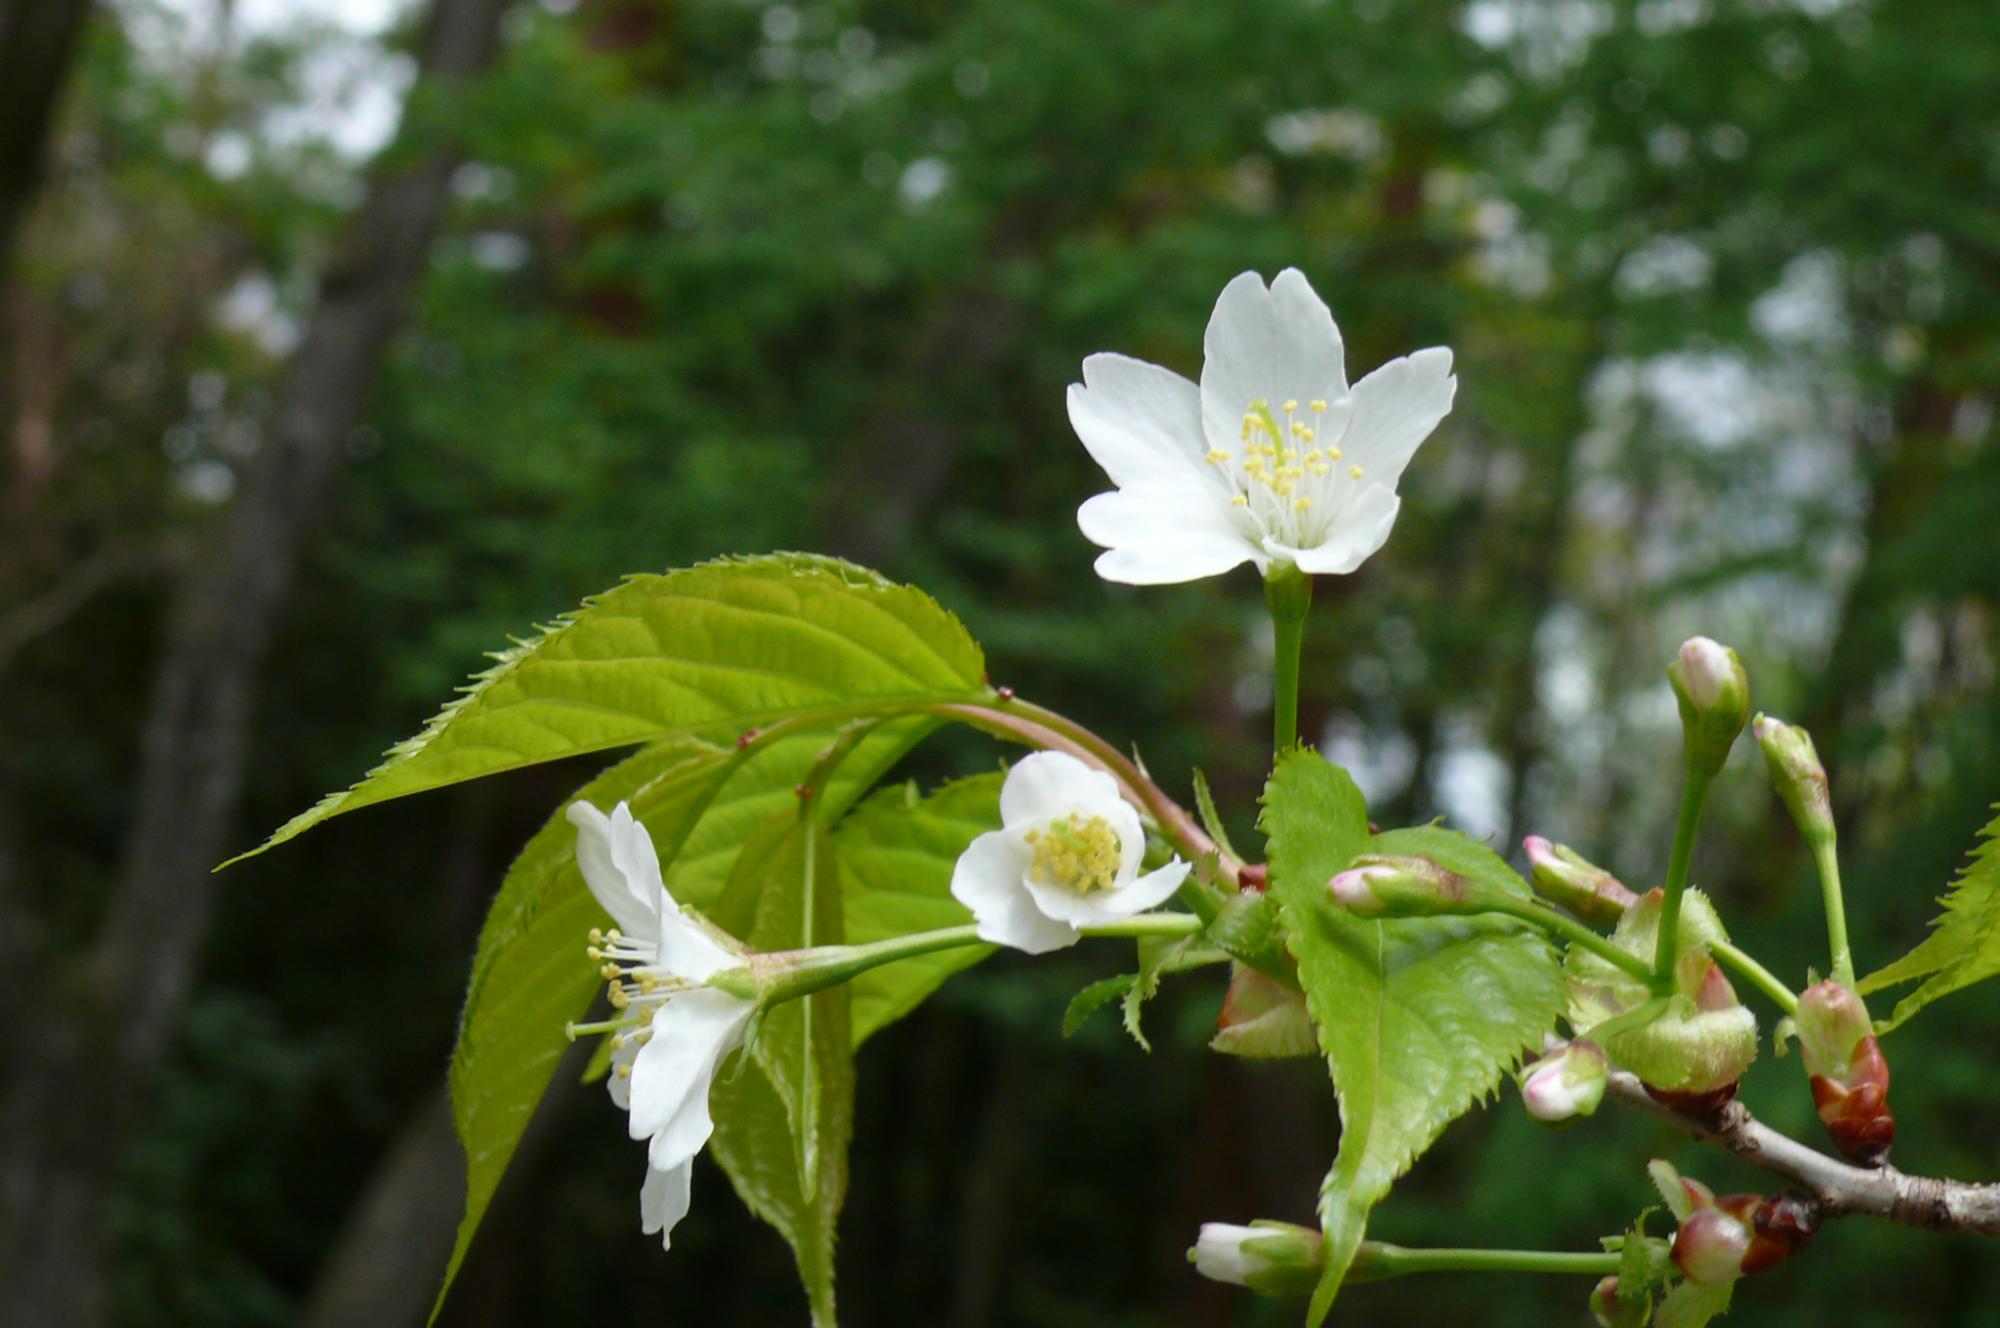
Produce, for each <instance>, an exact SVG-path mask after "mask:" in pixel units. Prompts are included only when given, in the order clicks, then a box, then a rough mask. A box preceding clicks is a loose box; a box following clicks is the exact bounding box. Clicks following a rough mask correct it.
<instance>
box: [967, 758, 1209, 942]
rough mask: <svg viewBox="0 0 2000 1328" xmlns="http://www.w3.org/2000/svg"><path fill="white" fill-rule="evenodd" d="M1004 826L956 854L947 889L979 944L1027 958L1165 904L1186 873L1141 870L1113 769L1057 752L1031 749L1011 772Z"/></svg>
mask: <svg viewBox="0 0 2000 1328" xmlns="http://www.w3.org/2000/svg"><path fill="white" fill-rule="evenodd" d="M1000 823H1001V828H1000V829H998V830H993V831H989V832H987V833H986V834H983V835H981V836H979V837H978V838H977V839H975V840H973V841H972V843H971V845H970V846H968V847H967V848H966V850H965V852H964V853H963V854H962V855H960V857H959V859H958V865H957V866H956V867H955V868H954V869H953V871H952V876H951V892H952V894H953V895H954V896H955V897H956V898H957V899H958V901H959V902H960V903H962V904H964V905H965V906H966V907H967V908H969V909H971V910H972V916H973V919H974V921H975V923H976V924H977V927H978V931H979V936H980V938H981V939H982V940H987V941H992V942H994V943H995V944H998V945H1007V946H1012V947H1013V948H1015V949H1017V950H1025V951H1027V952H1028V953H1029V954H1043V953H1046V952H1047V951H1050V950H1059V949H1061V948H1062V947H1064V946H1066V945H1074V944H1076V942H1077V940H1078V939H1079V938H1080V937H1081V935H1082V933H1081V932H1080V931H1079V930H1078V928H1080V927H1087V926H1092V925H1096V924H1103V923H1110V922H1117V921H1120V920H1122V919H1124V918H1129V917H1131V916H1133V915H1134V914H1137V913H1143V912H1145V911H1146V910H1147V909H1149V908H1153V907H1156V906H1157V905H1159V904H1161V903H1164V902H1165V901H1166V899H1167V897H1168V896H1169V895H1171V894H1173V892H1174V891H1175V890H1177V889H1179V888H1180V884H1181V882H1182V881H1183V880H1185V879H1186V877H1187V874H1188V871H1189V864H1188V863H1185V862H1182V861H1180V860H1179V859H1175V860H1174V861H1172V862H1169V863H1168V864H1167V865H1166V866H1164V867H1161V868H1160V869H1159V870H1157V871H1153V872H1147V873H1145V874H1144V875H1141V874H1140V871H1139V867H1140V860H1141V859H1142V858H1144V856H1145V853H1146V832H1145V830H1144V828H1143V827H1141V825H1140V824H1139V813H1138V812H1137V811H1135V810H1134V809H1133V807H1132V805H1131V804H1130V803H1128V802H1126V801H1125V799H1124V798H1123V797H1121V796H1120V795H1119V792H1118V784H1117V782H1116V781H1115V780H1113V779H1112V778H1111V776H1110V775H1107V774H1105V773H1104V772H1103V771H1101V770H1093V769H1092V768H1091V767H1089V766H1087V765H1085V764H1084V763H1083V762H1082V761H1079V760H1077V759H1076V758H1075V757H1073V756H1068V755H1065V754H1063V753H1061V752H1036V753H1035V754H1034V755H1032V756H1028V757H1024V758H1022V760H1020V761H1019V762H1018V763H1016V764H1015V766H1014V768H1013V769H1011V770H1009V771H1008V772H1007V779H1006V781H1005V782H1004V783H1003V784H1002V785H1001V786H1000Z"/></svg>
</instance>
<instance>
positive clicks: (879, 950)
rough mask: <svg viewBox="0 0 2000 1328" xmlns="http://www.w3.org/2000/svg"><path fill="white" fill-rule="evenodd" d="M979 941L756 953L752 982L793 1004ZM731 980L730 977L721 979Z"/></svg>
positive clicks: (948, 934)
mask: <svg viewBox="0 0 2000 1328" xmlns="http://www.w3.org/2000/svg"><path fill="white" fill-rule="evenodd" d="M1201 928H1202V921H1201V919H1200V918H1198V917H1195V916H1194V915H1193V914H1191V913H1142V914H1140V915H1139V916H1138V917H1135V918H1126V919H1124V920H1122V921H1119V922H1105V923H1098V924H1096V925H1093V926H1087V927H1079V928H1077V930H1078V931H1080V932H1082V933H1083V934H1084V935H1085V936H1089V937H1135V938H1136V937H1153V936H1165V937H1179V936H1191V935H1193V934H1194V933H1195V932H1198V931H1200V930H1201ZM985 944H988V942H986V941H982V940H981V939H980V938H979V930H978V928H977V927H975V926H974V925H973V924H971V923H966V924H964V925H962V926H957V927H942V928H939V929H938V930H936V931H919V932H912V933H910V934H909V935H907V936H891V937H888V938H886V939H884V940H880V941H870V942H868V943H867V944H866V945H822V946H816V947H814V948H812V949H809V950H787V951H781V952H777V953H772V954H759V955H752V956H751V957H750V961H749V978H750V981H751V982H752V983H754V988H755V991H756V993H757V994H758V995H759V997H760V998H761V999H763V1000H765V1001H767V1002H778V1001H788V1000H794V999H796V998H798V997H801V996H809V995H811V994H812V993H813V992H816V991H825V990H826V989H827V988H828V987H835V986H838V985H840V984H841V983H843V982H846V981H849V980H850V979H852V978H856V977H859V976H860V975H861V974H863V973H866V972H867V971H868V970H869V969H871V968H880V967H881V966H882V965H884V964H893V963H895V962H896V961H898V960H901V959H914V958H916V957H917V956H918V955H927V954H935V953H937V952H938V951H939V950H954V949H957V948H959V947H960V946H966V945H985ZM731 972H732V973H735V974H737V975H738V976H739V978H740V977H741V976H743V975H744V970H742V969H733V970H731ZM718 977H723V978H726V977H727V975H718ZM711 985H713V986H719V987H723V988H724V989H725V990H731V989H736V988H739V987H742V986H743V983H741V982H740V981H738V982H736V983H734V984H732V983H731V982H730V981H726V980H725V981H716V980H714V979H711Z"/></svg>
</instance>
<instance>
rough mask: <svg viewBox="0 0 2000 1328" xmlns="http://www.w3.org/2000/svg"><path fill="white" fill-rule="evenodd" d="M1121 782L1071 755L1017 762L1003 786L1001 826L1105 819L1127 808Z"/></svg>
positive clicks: (1043, 754) (1039, 756) (1040, 756)
mask: <svg viewBox="0 0 2000 1328" xmlns="http://www.w3.org/2000/svg"><path fill="white" fill-rule="evenodd" d="M1125 805H1126V803H1125V800H1124V799H1123V798H1121V797H1119V796H1118V781H1117V780H1115V779H1113V778H1112V777H1111V776H1110V775H1107V774H1105V773H1104V772H1103V771H1102V770H1097V769H1093V768H1092V767H1090V766H1087V765H1085V764H1084V763H1083V762H1081V761H1079V760H1077V759H1076V758H1075V757H1074V756H1071V755H1069V754H1068V753H1067V752H1036V753H1034V754H1033V755H1031V756H1024V757H1022V758H1021V759H1020V760H1018V761H1016V762H1015V763H1014V765H1013V768H1011V769H1010V770H1008V771H1007V778H1006V781H1005V782H1003V783H1002V784H1001V785H1000V823H1001V824H1002V825H1006V826H1017V825H1026V824H1028V823H1029V822H1031V821H1046V820H1048V819H1050V818H1051V817H1055V816H1068V815H1070V814H1072V813H1075V812H1081V813H1082V814H1083V815H1085V816H1102V815H1104V814H1106V813H1107V812H1109V811H1110V810H1111V808H1113V807H1122V806H1125Z"/></svg>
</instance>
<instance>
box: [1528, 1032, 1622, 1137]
mask: <svg viewBox="0 0 2000 1328" xmlns="http://www.w3.org/2000/svg"><path fill="white" fill-rule="evenodd" d="M1609 1076H1610V1066H1609V1065H1608V1064H1607V1063H1606V1061H1605V1058H1604V1049H1603V1048H1601V1047H1599V1046H1598V1045H1597V1044H1596V1043H1595V1042H1587V1041H1584V1040H1583V1039H1581V1038H1579V1039H1577V1040H1576V1041H1575V1042H1572V1043H1570V1044H1569V1045H1568V1046H1566V1047H1564V1048H1563V1049H1562V1050H1561V1051H1558V1052H1556V1053H1555V1054H1553V1055H1550V1056H1544V1057H1543V1058H1542V1059H1540V1060H1538V1061H1536V1062H1535V1063H1534V1064H1533V1065H1531V1066H1529V1067H1528V1071H1527V1073H1526V1074H1524V1075H1522V1076H1521V1102H1522V1104H1523V1105H1525V1106H1526V1107H1527V1108H1528V1114H1529V1115H1530V1116H1533V1117H1534V1118H1535V1119H1536V1120H1538V1121H1543V1122H1545V1123H1547V1124H1550V1125H1559V1124H1562V1123H1565V1122H1567V1121H1572V1120H1575V1119H1576V1118H1578V1117H1579V1116H1588V1115H1591V1114H1592V1113H1593V1112H1595V1111H1596V1110H1597V1104H1598V1103H1600V1102H1602V1101H1603V1100H1604V1085H1605V1082H1606V1080H1607V1079H1608V1078H1609Z"/></svg>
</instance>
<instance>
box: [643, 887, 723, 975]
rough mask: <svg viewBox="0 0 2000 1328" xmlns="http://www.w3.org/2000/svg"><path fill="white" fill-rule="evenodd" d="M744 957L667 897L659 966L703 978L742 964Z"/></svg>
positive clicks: (662, 916)
mask: <svg viewBox="0 0 2000 1328" xmlns="http://www.w3.org/2000/svg"><path fill="white" fill-rule="evenodd" d="M742 965H743V958H742V956H740V955H737V954H734V953H732V952H731V951H729V950H726V949H724V948H723V947H722V945H721V944H720V943H719V942H718V941H716V939H715V938H714V937H712V936H710V935H709V934H708V931H707V929H705V928H704V927H703V926H702V925H701V924H700V923H698V922H696V921H695V920H694V919H693V918H690V917H689V916H688V915H687V914H685V913H683V912H682V911H681V908H680V905H678V904H676V903H674V902H673V900H672V899H671V898H669V899H668V900H667V908H666V912H665V913H663V914H661V916H660V959H659V966H660V967H661V968H664V969H666V970H667V972H669V973H671V974H673V975H674V976H675V977H678V978H685V979H687V980H688V981H690V982H702V981H705V980H706V979H708V978H710V977H712V976H714V975H715V974H717V973H720V972H721V971H722V970H723V969H725V968H740V967H742Z"/></svg>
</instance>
